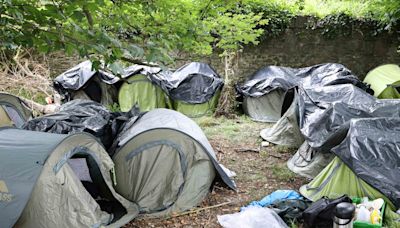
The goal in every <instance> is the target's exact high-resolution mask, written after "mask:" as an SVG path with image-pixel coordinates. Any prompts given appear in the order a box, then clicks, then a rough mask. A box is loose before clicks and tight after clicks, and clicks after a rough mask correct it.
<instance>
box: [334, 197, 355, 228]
mask: <svg viewBox="0 0 400 228" xmlns="http://www.w3.org/2000/svg"><path fill="white" fill-rule="evenodd" d="M355 210H356V207H355V206H354V205H353V204H351V203H347V202H344V203H339V204H338V205H336V208H335V217H334V219H333V228H352V227H353V218H354V212H355Z"/></svg>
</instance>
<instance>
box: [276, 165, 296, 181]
mask: <svg viewBox="0 0 400 228" xmlns="http://www.w3.org/2000/svg"><path fill="white" fill-rule="evenodd" d="M271 170H272V174H273V175H274V177H275V178H276V179H278V180H281V181H288V180H294V179H295V178H296V174H295V173H293V172H292V171H290V170H289V169H288V168H287V166H286V163H277V164H273V165H272V166H271Z"/></svg>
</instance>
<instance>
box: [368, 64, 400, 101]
mask: <svg viewBox="0 0 400 228" xmlns="http://www.w3.org/2000/svg"><path fill="white" fill-rule="evenodd" d="M364 82H365V83H368V84H370V85H371V89H373V90H374V92H375V93H374V96H375V97H378V98H382V99H391V98H400V93H399V87H400V67H399V66H398V65H396V64H386V65H382V66H379V67H377V68H375V69H373V70H371V71H370V72H369V73H368V74H367V76H365V79H364Z"/></svg>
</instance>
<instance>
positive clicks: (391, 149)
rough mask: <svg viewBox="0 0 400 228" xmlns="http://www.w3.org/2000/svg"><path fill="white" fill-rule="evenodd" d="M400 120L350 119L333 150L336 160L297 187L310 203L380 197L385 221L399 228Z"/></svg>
mask: <svg viewBox="0 0 400 228" xmlns="http://www.w3.org/2000/svg"><path fill="white" fill-rule="evenodd" d="M399 126H400V118H398V117H395V118H392V117H379V118H357V117H355V118H353V119H352V120H350V121H349V124H348V127H347V130H346V131H345V133H344V135H345V137H344V139H343V140H342V141H341V142H340V143H339V145H337V146H336V147H334V148H332V150H331V151H332V153H333V154H334V155H336V157H335V158H334V159H333V160H332V162H330V163H329V164H328V165H326V168H324V169H323V170H322V171H321V172H320V173H319V174H318V175H317V176H316V177H315V178H314V179H313V180H312V181H311V182H310V183H308V184H307V185H304V186H302V187H301V188H300V192H301V194H302V195H303V196H305V197H306V198H308V199H310V200H313V201H315V200H318V199H320V198H321V197H329V198H336V197H338V196H341V195H343V194H346V195H348V196H350V197H360V198H361V197H368V198H369V199H377V198H382V199H384V200H385V202H386V203H387V207H386V209H385V213H384V222H385V223H386V224H385V226H387V227H398V226H399V225H400V219H399V218H400V215H399V214H397V213H395V211H396V210H397V209H399V208H400V186H399V181H398V180H399V178H400V168H399V163H400V153H399V143H400V137H399V134H400V128H399Z"/></svg>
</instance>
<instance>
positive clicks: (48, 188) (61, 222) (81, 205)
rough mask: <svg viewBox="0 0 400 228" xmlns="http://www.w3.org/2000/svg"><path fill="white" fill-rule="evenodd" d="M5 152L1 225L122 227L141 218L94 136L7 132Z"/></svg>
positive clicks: (0, 163)
mask: <svg viewBox="0 0 400 228" xmlns="http://www.w3.org/2000/svg"><path fill="white" fill-rule="evenodd" d="M0 148H1V149H0V157H1V159H0V167H1V174H0V224H1V227H43V228H46V227H48V228H53V227H65V228H67V227H68V228H70V227H120V226H123V225H124V224H126V223H128V222H129V221H130V220H132V219H133V218H134V217H135V216H136V215H137V212H138V210H137V207H136V206H135V205H134V204H133V203H130V202H129V201H127V200H125V199H124V198H123V197H121V196H120V195H119V194H117V193H116V192H115V190H114V189H113V183H112V177H111V174H110V171H112V170H113V162H112V160H111V158H110V157H109V156H108V154H107V153H106V151H105V150H104V148H103V146H102V145H101V144H99V143H98V142H97V141H96V140H95V139H94V138H93V137H92V136H90V135H89V134H85V133H79V134H72V135H61V134H50V133H43V132H33V131H26V130H19V129H12V128H2V129H0Z"/></svg>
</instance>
